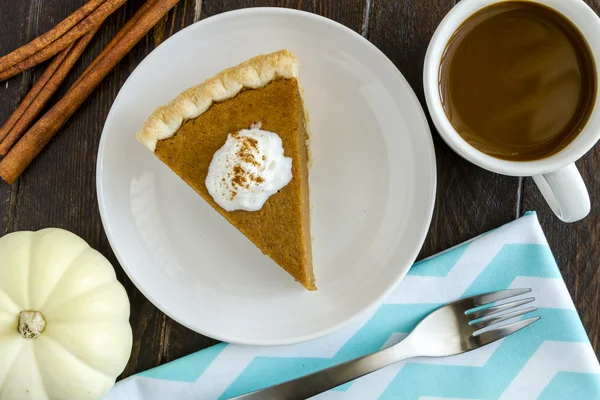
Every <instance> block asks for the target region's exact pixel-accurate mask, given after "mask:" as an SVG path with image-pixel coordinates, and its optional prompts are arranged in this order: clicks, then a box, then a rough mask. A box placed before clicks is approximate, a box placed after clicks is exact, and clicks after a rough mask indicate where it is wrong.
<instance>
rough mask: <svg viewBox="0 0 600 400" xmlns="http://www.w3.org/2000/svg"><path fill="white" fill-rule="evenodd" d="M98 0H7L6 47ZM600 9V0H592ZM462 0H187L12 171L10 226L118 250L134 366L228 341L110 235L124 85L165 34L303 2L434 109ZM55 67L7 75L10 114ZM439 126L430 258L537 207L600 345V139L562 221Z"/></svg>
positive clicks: (521, 183)
mask: <svg viewBox="0 0 600 400" xmlns="http://www.w3.org/2000/svg"><path fill="white" fill-rule="evenodd" d="M85 1H86V0H19V1H7V0H4V1H1V2H0V54H5V53H8V52H9V51H11V50H13V49H14V48H16V47H18V46H20V45H22V44H24V43H26V42H28V41H30V40H31V39H32V38H34V37H35V36H37V35H39V34H41V33H43V32H45V31H47V30H48V29H50V28H52V27H53V26H54V25H55V24H56V23H58V22H59V21H60V20H62V19H63V18H65V17H66V16H67V15H69V14H70V13H71V12H73V11H74V10H75V9H77V8H78V7H79V6H81V5H82V4H83V3H85ZM586 2H587V3H588V4H590V6H591V7H592V8H593V9H594V10H595V11H596V13H599V14H600V0H586ZM142 3H143V0H129V1H128V2H127V4H126V5H125V6H124V7H122V8H121V9H120V10H118V11H117V12H116V13H115V14H113V15H112V16H111V17H110V18H109V19H108V20H107V21H106V22H105V24H104V26H103V27H102V28H101V30H100V32H99V34H98V35H97V37H96V38H94V40H93V42H92V44H91V45H90V47H89V48H88V49H87V51H86V52H85V53H84V55H83V57H82V59H81V60H80V61H79V62H78V63H77V64H76V66H75V68H74V70H73V71H72V73H71V75H70V76H69V77H68V78H67V81H66V82H65V84H63V87H62V88H61V91H60V92H59V94H58V95H62V93H64V90H65V88H66V87H68V86H70V84H72V83H73V82H74V80H75V79H76V78H77V76H79V74H80V73H81V72H82V71H83V69H84V68H85V67H86V66H87V65H88V64H89V63H90V62H91V60H92V59H93V58H94V56H95V55H96V54H98V53H99V52H100V50H101V49H102V48H103V47H104V46H105V45H106V44H107V43H108V41H109V40H110V39H111V38H112V37H113V36H114V34H115V33H116V32H117V31H118V30H119V29H120V27H121V26H122V25H123V24H124V22H125V21H126V20H127V19H128V18H129V17H130V16H131V15H132V14H133V13H134V12H135V10H137V9H138V8H139V6H140V5H141V4H142ZM454 3H455V1H454V0H324V1H323V0H312V1H302V0H285V1H284V0H282V1H275V0H181V2H180V3H179V5H178V6H177V7H176V8H175V9H174V10H172V11H171V12H170V13H169V14H168V15H167V17H165V18H164V19H163V20H162V21H161V22H159V24H158V25H157V26H156V27H155V28H154V29H153V30H152V31H151V33H150V34H148V35H147V36H146V37H145V38H144V39H143V40H142V41H141V42H140V43H139V44H138V45H137V46H136V47H135V48H134V49H133V51H132V52H131V53H130V54H129V55H128V56H127V57H125V59H124V60H123V61H122V62H121V63H120V64H119V65H118V67H117V68H116V69H115V70H114V71H113V72H112V73H111V74H110V75H109V76H108V77H107V78H106V79H105V80H104V81H103V82H102V83H101V84H100V86H99V87H98V89H96V91H95V92H94V93H93V94H92V95H91V96H90V98H89V99H88V100H87V101H86V102H85V104H84V105H83V106H82V108H81V109H80V110H79V111H78V112H77V113H76V114H75V115H74V116H73V118H71V120H70V121H69V122H68V124H67V125H66V126H65V127H64V128H63V129H62V131H61V132H60V134H59V135H58V136H57V137H56V138H55V139H54V140H53V141H52V142H51V143H50V144H49V145H48V147H47V148H46V150H45V151H44V152H43V153H42V154H41V155H40V156H39V157H38V158H37V159H36V160H35V161H34V163H33V164H32V165H31V166H30V168H29V169H28V170H27V171H26V173H25V174H24V175H23V176H22V177H21V179H19V181H18V182H16V183H15V184H13V185H12V186H9V185H6V184H4V182H1V183H0V232H3V233H7V232H13V231H19V230H37V229H41V228H46V227H60V228H64V229H68V230H70V231H72V232H74V233H76V234H78V235H80V236H81V237H83V238H84V239H85V240H87V241H88V242H89V243H90V244H91V245H92V246H93V247H94V248H96V249H98V250H99V251H101V252H102V253H103V254H104V255H105V256H107V257H108V258H109V260H111V262H112V263H113V265H114V266H115V268H116V270H117V274H118V276H119V280H120V281H121V282H122V283H123V284H124V285H125V287H126V289H127V292H128V293H129V297H130V300H131V312H132V313H131V325H132V327H133V336H134V345H133V354H132V356H131V360H130V361H129V364H128V365H127V368H126V369H125V372H124V373H123V375H122V377H126V376H129V375H131V374H134V373H136V372H139V371H142V370H145V369H148V368H151V367H155V366H157V365H160V364H163V363H165V362H168V361H171V360H174V359H176V358H179V357H181V356H184V355H186V354H189V353H191V352H194V351H196V350H200V349H203V348H205V347H208V346H210V345H213V344H215V343H216V342H215V341H214V340H212V339H210V338H207V337H204V336H202V335H199V334H197V333H195V332H192V331H190V330H188V329H186V328H184V327H183V326H181V325H179V324H178V323H176V322H175V321H173V320H171V319H170V318H169V317H167V316H165V315H164V314H163V313H162V312H160V311H159V310H158V309H156V308H155V307H154V306H153V305H152V304H151V303H150V302H149V301H148V300H147V299H146V298H145V297H144V296H143V295H142V294H141V293H140V292H139V291H138V290H137V289H136V288H135V286H134V285H133V284H132V283H131V281H130V280H129V279H128V278H127V276H126V275H125V273H124V272H123V270H122V269H121V267H120V266H119V264H118V263H117V260H116V259H115V256H114V254H113V252H112V251H111V248H110V246H109V244H108V241H107V239H106V236H105V234H104V231H103V229H102V224H101V222H100V215H99V213H98V207H97V199H96V184H95V182H96V153H97V150H98V142H99V140H100V134H101V131H102V126H103V124H104V120H105V118H106V116H107V114H108V111H109V109H110V107H111V104H112V102H113V100H114V98H115V97H116V95H117V92H118V91H119V89H120V87H121V85H122V84H123V83H124V82H125V80H126V79H127V77H128V76H129V74H130V73H131V71H133V69H134V68H135V67H136V66H137V65H138V64H139V63H140V61H141V60H142V59H143V58H144V57H145V56H146V55H147V54H148V53H149V52H150V51H152V49H154V48H155V47H156V46H157V45H158V44H160V43H161V42H162V41H163V40H165V39H166V38H168V37H169V36H171V35H172V34H174V33H175V32H177V31H179V30H180V29H182V28H184V27H186V26H188V25H190V24H192V23H194V22H196V21H198V20H200V19H204V18H207V17H210V16H212V15H215V14H219V13H222V12H224V11H229V10H233V9H237V8H244V7H255V6H275V7H290V8H298V9H302V10H305V11H310V12H313V13H317V14H320V15H323V16H326V17H328V18H331V19H333V20H335V21H338V22H340V23H342V24H344V25H346V26H348V27H350V28H351V29H353V30H355V31H356V32H358V33H360V34H361V35H363V36H365V37H366V38H367V39H368V40H370V41H371V42H372V43H373V44H375V45H376V46H377V47H379V48H380V49H381V50H382V51H383V52H384V53H385V54H386V55H387V56H388V57H389V58H390V59H391V60H392V61H393V62H394V63H395V64H396V66H397V67H398V69H400V71H401V72H402V73H403V74H404V76H405V77H406V78H407V79H408V81H409V82H410V84H411V85H412V87H413V89H414V90H415V92H416V93H417V95H418V97H419V99H420V101H421V104H422V105H423V107H424V108H425V109H426V106H425V100H424V97H423V84H422V73H421V71H422V67H423V59H424V56H425V50H426V48H427V45H428V43H429V39H430V38H431V35H432V34H433V31H434V30H435V28H436V26H437V25H438V23H439V22H440V21H441V19H442V18H443V17H444V15H445V14H446V13H447V12H448V11H449V10H450V9H451V8H452V6H453V5H454ZM42 71H43V68H36V69H35V70H32V71H27V72H25V73H24V74H22V75H19V76H17V77H14V78H12V79H10V80H9V81H7V82H4V83H2V85H1V87H0V121H1V122H3V121H5V120H6V119H7V118H8V116H9V115H10V113H11V112H12V111H13V110H14V108H15V107H16V105H17V104H18V103H19V101H20V100H21V99H22V98H23V96H24V95H25V94H26V93H27V91H28V90H29V88H31V86H32V84H33V83H34V82H35V81H36V80H37V79H38V78H39V76H40V74H41V72H42ZM432 131H433V133H434V142H435V149H436V154H437V163H438V164H437V165H438V196H437V201H436V205H435V212H434V215H433V222H432V224H431V229H430V230H429V235H428V237H427V240H426V241H425V245H424V247H423V250H422V251H421V254H420V256H419V257H420V258H422V257H425V256H428V255H431V254H434V253H436V252H438V251H440V250H444V249H446V248H448V247H450V246H453V245H455V244H458V243H460V242H463V241H465V240H467V239H469V238H471V237H473V236H475V235H478V234H480V233H482V232H485V231H487V230H489V229H492V228H495V227H497V226H499V225H502V224H504V223H506V222H509V221H511V220H514V219H515V218H518V217H519V216H521V215H523V213H524V212H526V211H528V210H536V211H537V212H538V216H539V219H540V221H541V223H542V226H543V228H544V231H545V232H546V236H547V238H548V241H549V242H550V246H551V247H552V250H553V252H554V255H555V257H556V259H557V261H558V264H559V266H560V268H561V271H562V273H563V276H564V278H565V280H566V282H567V286H568V287H569V291H570V293H571V295H572V296H573V299H574V300H575V304H576V305H577V309H578V311H579V315H580V316H581V319H582V320H583V324H584V325H585V328H586V331H587V332H588V335H589V338H590V340H591V342H592V345H593V346H594V348H595V350H596V354H600V272H599V270H598V266H599V264H600V146H596V147H595V148H594V149H593V150H592V151H590V152H589V153H588V154H587V155H586V156H585V157H584V158H583V159H581V160H580V161H579V162H578V163H577V164H578V167H579V169H580V171H581V174H582V175H583V179H584V181H585V182H586V184H587V186H588V189H589V192H590V195H591V197H592V211H591V213H590V215H589V216H588V217H587V218H586V219H585V220H583V221H582V222H578V223H575V224H571V225H568V224H564V223H562V222H560V221H559V220H558V219H557V218H556V217H555V216H554V215H553V214H552V212H551V211H550V210H549V208H548V206H547V205H546V204H545V202H544V200H543V199H542V197H541V195H540V193H539V192H538V190H537V188H536V187H535V185H534V183H533V181H532V180H531V179H530V178H512V177H506V176H500V175H495V174H492V173H490V172H487V171H484V170H482V169H480V168H478V167H476V166H474V165H472V164H470V163H468V162H466V161H464V160H463V159H461V158H460V157H459V156H458V155H456V154H455V153H454V152H453V151H452V150H450V148H448V146H446V145H445V144H444V143H443V142H442V140H441V139H440V137H439V136H438V135H437V134H436V133H435V129H434V128H433V126H432Z"/></svg>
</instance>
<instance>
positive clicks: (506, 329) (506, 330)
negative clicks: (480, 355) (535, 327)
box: [473, 317, 541, 346]
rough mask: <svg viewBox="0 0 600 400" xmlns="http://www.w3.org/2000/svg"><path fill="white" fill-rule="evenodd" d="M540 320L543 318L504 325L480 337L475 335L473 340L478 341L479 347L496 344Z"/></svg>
mask: <svg viewBox="0 0 600 400" xmlns="http://www.w3.org/2000/svg"><path fill="white" fill-rule="evenodd" d="M540 319H541V317H532V318H527V319H524V320H522V321H517V322H513V323H511V324H507V325H503V326H501V327H499V328H496V329H492V330H489V331H486V332H483V333H480V334H479V335H474V336H473V338H474V339H475V340H476V341H477V345H478V346H484V345H486V344H490V343H492V342H495V341H496V340H500V339H503V338H505V337H507V336H508V335H512V334H513V333H515V332H518V331H520V330H521V329H523V328H526V327H528V326H529V325H531V324H533V323H534V322H536V321H539V320H540Z"/></svg>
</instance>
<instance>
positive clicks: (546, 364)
mask: <svg viewBox="0 0 600 400" xmlns="http://www.w3.org/2000/svg"><path fill="white" fill-rule="evenodd" d="M557 372H582V373H589V374H600V365H599V364H598V360H597V359H596V355H595V354H594V350H593V349H592V346H591V345H590V344H589V343H571V342H553V341H546V342H544V343H542V345H541V346H540V348H539V349H537V351H536V352H535V353H534V354H533V356H532V357H531V358H530V359H529V361H527V364H525V366H524V367H523V369H521V371H520V372H519V375H517V377H516V378H515V379H514V380H513V381H512V382H511V384H510V385H509V386H508V388H507V389H506V391H505V392H504V393H503V394H502V396H501V397H500V400H512V399H518V398H520V397H519V396H523V394H524V393H526V394H527V398H528V399H536V398H538V397H539V395H540V394H541V393H542V392H543V391H544V388H545V387H546V386H548V384H549V383H550V381H551V380H552V378H553V377H554V375H556V373H557Z"/></svg>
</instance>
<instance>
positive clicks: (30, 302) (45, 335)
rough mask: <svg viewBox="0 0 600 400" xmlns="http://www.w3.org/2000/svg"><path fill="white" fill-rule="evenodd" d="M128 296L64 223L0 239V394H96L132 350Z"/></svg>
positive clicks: (12, 397)
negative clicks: (61, 225) (57, 227)
mask: <svg viewBox="0 0 600 400" xmlns="http://www.w3.org/2000/svg"><path fill="white" fill-rule="evenodd" d="M131 340H132V335H131V327H130V325H129V299H128V298H127V294H126V292H125V289H124V288H123V286H122V285H121V284H120V283H119V282H118V281H117V280H116V278H115V271H114V269H113V267H112V266H111V264H110V263H109V262H108V260H107V259H106V258H104V257H103V256H102V255H101V254H100V253H98V252H97V251H96V250H94V249H92V248H91V247H90V246H89V245H88V244H87V243H86V242H85V241H84V240H83V239H81V238H79V237H77V236H76V235H74V234H72V233H70V232H67V231H65V230H62V229H44V230H41V231H38V232H16V233H12V234H9V235H6V236H4V237H2V238H0V399H1V400H20V399H61V400H68V399H77V400H85V399H100V398H101V397H102V396H104V394H105V393H107V392H108V391H109V390H110V388H111V387H112V385H113V384H114V382H115V378H116V377H117V375H119V374H120V373H121V372H122V371H123V368H124V367H125V364H126V363H127V360H128V359H129V356H130V354H131Z"/></svg>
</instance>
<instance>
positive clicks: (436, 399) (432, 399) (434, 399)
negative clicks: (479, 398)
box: [419, 396, 473, 400]
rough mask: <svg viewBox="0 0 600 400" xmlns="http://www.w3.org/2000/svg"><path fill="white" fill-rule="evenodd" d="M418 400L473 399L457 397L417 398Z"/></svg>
mask: <svg viewBox="0 0 600 400" xmlns="http://www.w3.org/2000/svg"><path fill="white" fill-rule="evenodd" d="M419 400H473V399H466V398H460V399H459V398H458V397H452V398H450V397H431V396H421V397H419Z"/></svg>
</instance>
